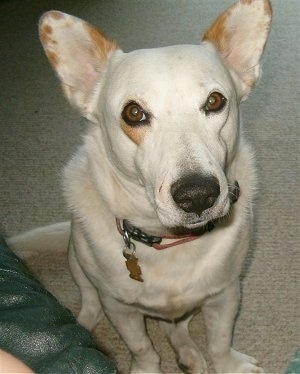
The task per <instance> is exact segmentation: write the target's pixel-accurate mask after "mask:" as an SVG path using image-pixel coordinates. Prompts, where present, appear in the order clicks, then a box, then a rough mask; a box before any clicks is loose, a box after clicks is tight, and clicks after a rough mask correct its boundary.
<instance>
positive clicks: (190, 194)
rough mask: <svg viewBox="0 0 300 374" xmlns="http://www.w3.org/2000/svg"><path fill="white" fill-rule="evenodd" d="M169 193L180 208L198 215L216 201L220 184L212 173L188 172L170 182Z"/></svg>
mask: <svg viewBox="0 0 300 374" xmlns="http://www.w3.org/2000/svg"><path fill="white" fill-rule="evenodd" d="M171 195H172V197H173V199H174V201H175V203H176V204H177V206H178V207H179V208H180V209H182V210H184V211H185V212H187V213H197V214H198V215H199V216H200V215H201V213H202V212H203V211H204V210H206V209H208V208H211V207H212V206H213V205H214V203H215V202H216V200H217V198H218V196H219V195H220V185H219V182H218V180H217V178H216V177H214V176H212V175H203V174H190V175H187V176H185V177H183V178H181V179H179V180H178V181H176V182H174V183H173V184H172V186H171Z"/></svg>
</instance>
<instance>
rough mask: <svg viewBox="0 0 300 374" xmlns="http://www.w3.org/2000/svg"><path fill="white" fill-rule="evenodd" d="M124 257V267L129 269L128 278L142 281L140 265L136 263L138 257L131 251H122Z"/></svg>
mask: <svg viewBox="0 0 300 374" xmlns="http://www.w3.org/2000/svg"><path fill="white" fill-rule="evenodd" d="M124 257H125V258H126V262H125V263H126V267H127V269H128V271H129V276H130V278H132V279H134V280H136V281H138V282H144V280H143V278H142V277H141V275H142V270H141V267H140V266H139V264H138V260H139V259H138V258H137V257H135V255H134V254H133V253H131V254H129V253H126V252H124Z"/></svg>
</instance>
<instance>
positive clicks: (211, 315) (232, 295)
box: [202, 279, 264, 373]
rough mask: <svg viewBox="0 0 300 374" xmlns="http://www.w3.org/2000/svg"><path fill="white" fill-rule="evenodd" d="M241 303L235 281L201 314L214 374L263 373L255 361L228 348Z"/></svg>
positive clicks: (238, 287)
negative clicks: (215, 373) (215, 372)
mask: <svg viewBox="0 0 300 374" xmlns="http://www.w3.org/2000/svg"><path fill="white" fill-rule="evenodd" d="M239 300H240V285H239V280H238V279H237V280H236V281H234V282H233V283H232V284H231V285H229V286H228V287H227V288H226V289H225V290H223V291H222V292H221V293H219V294H217V295H216V296H212V297H210V298H209V299H207V301H206V302H205V304H204V306H203V308H202V312H203V316H204V321H205V325H206V329H207V339H208V350H209V353H210V355H211V358H212V360H213V363H214V366H215V369H216V371H217V373H263V372H264V371H263V369H262V368H260V367H258V366H257V360H255V359H254V358H253V357H250V356H247V355H245V354H243V353H240V352H237V351H235V350H234V349H232V348H231V341H232V331H233V324H234V320H235V316H236V313H237V309H238V305H239Z"/></svg>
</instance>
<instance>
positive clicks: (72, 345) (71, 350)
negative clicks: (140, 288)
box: [0, 238, 116, 374]
mask: <svg viewBox="0 0 300 374" xmlns="http://www.w3.org/2000/svg"><path fill="white" fill-rule="evenodd" d="M0 347H1V348H2V349H4V350H6V351H8V352H10V353H12V354H13V355H14V356H16V357H18V358H19V359H21V360H22V361H23V362H25V363H26V364H27V365H28V366H29V367H31V368H32V369H33V370H34V371H35V372H37V373H51V374H53V373H63V374H65V373H72V374H74V373H85V374H91V373H97V374H104V373H105V374H108V373H115V372H116V367H115V365H114V363H113V361H112V360H110V359H109V358H108V357H106V356H105V355H104V354H103V353H101V352H99V351H98V350H97V349H96V348H95V346H94V344H93V341H92V338H91V336H90V334H89V332H88V331H87V330H86V329H84V328H83V327H82V326H80V325H79V324H77V322H76V320H75V318H74V316H73V315H72V314H71V312H70V311H69V310H68V309H66V308H64V307H62V306H61V305H60V304H59V302H58V301H57V300H56V299H55V298H54V296H52V295H51V294H50V293H49V292H48V291H46V290H45V289H44V288H43V286H42V285H41V284H40V283H39V282H38V281H37V280H36V279H35V278H34V277H33V275H32V274H31V273H30V272H29V270H28V269H27V268H26V267H25V266H24V264H23V263H22V261H21V260H20V259H19V258H18V257H17V256H16V255H15V254H14V253H13V252H12V251H11V250H10V249H9V248H8V246H7V245H6V243H5V241H4V240H3V239H1V238H0Z"/></svg>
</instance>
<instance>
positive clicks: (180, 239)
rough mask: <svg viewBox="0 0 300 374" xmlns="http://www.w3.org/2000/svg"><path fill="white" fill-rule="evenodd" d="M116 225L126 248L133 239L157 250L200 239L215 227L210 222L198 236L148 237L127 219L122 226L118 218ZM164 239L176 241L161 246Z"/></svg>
mask: <svg viewBox="0 0 300 374" xmlns="http://www.w3.org/2000/svg"><path fill="white" fill-rule="evenodd" d="M116 224H117V228H118V231H119V233H120V234H121V235H122V236H123V239H124V242H125V244H126V246H128V245H127V244H128V240H129V241H130V240H131V239H133V240H135V241H137V242H140V243H143V244H145V245H148V246H149V247H153V248H155V249H157V250H161V249H166V248H170V247H174V246H176V245H179V244H183V243H186V242H190V241H192V240H195V239H198V238H199V236H201V235H203V234H205V233H206V232H209V231H212V230H213V229H214V227H215V225H214V223H213V222H208V224H207V225H206V226H205V227H203V229H201V231H200V232H199V234H197V235H192V234H187V235H164V236H154V235H148V234H146V233H145V232H143V231H142V230H141V229H139V228H137V227H134V226H133V225H131V223H130V222H129V221H128V220H126V219H124V220H123V225H121V221H120V220H119V219H118V218H116ZM125 238H126V239H125ZM163 239H174V241H173V242H171V243H167V244H161V242H162V240H163Z"/></svg>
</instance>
